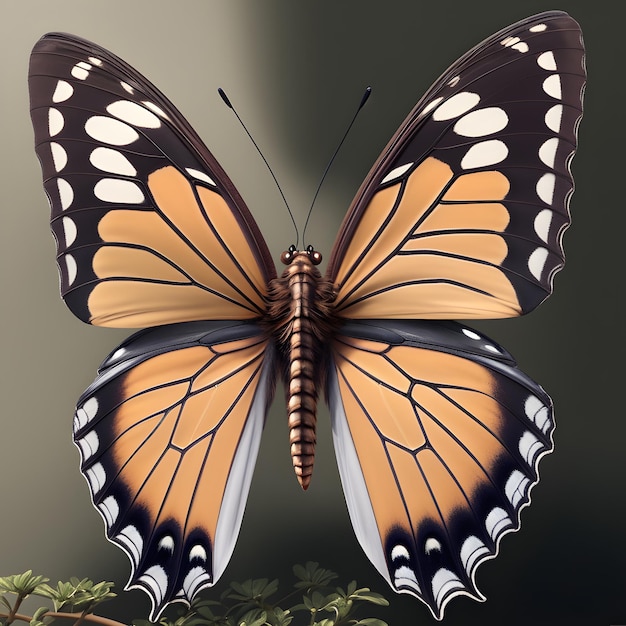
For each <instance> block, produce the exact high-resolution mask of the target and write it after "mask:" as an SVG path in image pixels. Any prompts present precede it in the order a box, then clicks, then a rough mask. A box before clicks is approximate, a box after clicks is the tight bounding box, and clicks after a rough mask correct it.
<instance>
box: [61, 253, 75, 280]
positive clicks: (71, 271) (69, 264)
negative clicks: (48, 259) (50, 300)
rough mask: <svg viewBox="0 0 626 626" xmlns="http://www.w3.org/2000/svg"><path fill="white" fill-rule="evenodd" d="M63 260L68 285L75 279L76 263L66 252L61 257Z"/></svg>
mask: <svg viewBox="0 0 626 626" xmlns="http://www.w3.org/2000/svg"><path fill="white" fill-rule="evenodd" d="M63 260H64V261H65V271H66V272H67V286H68V287H69V286H70V285H72V284H73V283H74V281H75V280H76V276H77V274H78V266H77V265H76V259H75V258H74V257H73V256H72V255H71V254H66V255H65V256H64V257H63Z"/></svg>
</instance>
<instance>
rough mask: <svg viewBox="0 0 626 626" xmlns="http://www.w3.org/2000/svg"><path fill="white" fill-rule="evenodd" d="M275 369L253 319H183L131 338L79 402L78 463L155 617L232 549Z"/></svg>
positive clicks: (213, 573)
mask: <svg viewBox="0 0 626 626" xmlns="http://www.w3.org/2000/svg"><path fill="white" fill-rule="evenodd" d="M274 374H275V372H274V365H273V358H272V351H271V348H270V347H269V346H268V341H267V338H266V337H265V335H264V334H263V333H262V332H261V330H260V329H259V327H258V325H256V324H254V323H250V322H188V323H181V324H175V325H172V326H160V327H158V328H155V329H150V330H147V331H142V332H139V333H137V334H135V335H134V336H132V337H131V338H130V339H128V340H127V341H126V342H124V343H123V344H122V345H121V346H120V347H119V348H118V349H117V350H116V351H115V352H113V353H112V355H111V356H109V357H108V358H107V359H106V360H105V362H104V363H103V364H102V366H101V368H100V370H99V373H98V377H97V378H96V380H95V381H94V383H93V384H92V385H91V386H90V387H89V388H88V389H87V390H86V391H85V393H84V394H83V395H82V397H81V398H80V400H79V401H78V405H77V406H78V408H77V411H76V416H75V418H74V439H75V442H76V444H77V446H78V448H79V449H80V452H81V458H82V465H81V471H82V472H83V474H84V475H85V478H86V479H87V482H88V484H89V488H90V490H91V494H92V498H93V503H94V505H95V506H96V508H97V509H98V511H99V512H100V514H101V515H102V517H103V519H104V521H105V524H106V532H107V537H108V538H109V539H110V540H111V541H112V542H114V543H115V544H117V545H118V546H119V547H121V548H122V549H123V550H124V551H125V552H126V554H127V555H128V557H129V559H130V561H131V564H132V575H131V578H130V581H129V583H128V587H129V588H132V587H138V588H141V589H143V590H144V591H145V592H146V593H147V594H148V595H149V596H150V598H151V601H152V619H153V620H155V621H156V619H157V618H158V615H159V614H160V613H161V611H162V610H163V608H164V607H165V606H166V604H167V603H168V602H176V601H182V602H187V603H189V602H191V600H192V599H193V598H194V596H195V595H196V594H197V592H198V591H200V590H201V589H203V588H205V587H208V586H211V585H213V584H214V583H215V582H216V581H217V579H218V578H219V577H220V576H221V574H222V572H223V571H224V569H225V567H226V564H227V563H228V561H229V559H230V556H231V554H232V551H233V549H234V546H235V541H236V538H237V535H238V532H239V527H240V525H241V520H242V516H243V511H244V506H245V501H246V498H247V494H248V489H249V487H250V481H251V479H252V470H253V468H254V463H255V460H256V456H257V451H258V448H259V442H260V437H261V432H262V429H263V424H264V421H265V414H266V409H267V405H268V404H269V402H270V401H271V398H272V395H273V388H274V386H273V378H274Z"/></svg>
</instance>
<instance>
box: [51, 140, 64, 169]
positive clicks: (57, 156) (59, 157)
mask: <svg viewBox="0 0 626 626" xmlns="http://www.w3.org/2000/svg"><path fill="white" fill-rule="evenodd" d="M50 152H51V153H52V163H53V164H54V169H55V170H56V171H57V172H60V171H61V170H62V169H63V168H64V167H65V166H66V165H67V152H65V148H63V146H62V145H61V144H60V143H56V142H55V141H53V142H52V143H51V144H50Z"/></svg>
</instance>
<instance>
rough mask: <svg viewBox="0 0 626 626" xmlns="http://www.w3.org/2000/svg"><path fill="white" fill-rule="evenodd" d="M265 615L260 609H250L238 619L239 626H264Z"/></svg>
mask: <svg viewBox="0 0 626 626" xmlns="http://www.w3.org/2000/svg"><path fill="white" fill-rule="evenodd" d="M267 623H268V622H267V613H266V612H265V611H261V610H260V609H252V610H251V611H248V612H247V613H245V614H244V615H243V616H242V617H240V618H239V620H238V624H239V626H266V624H267Z"/></svg>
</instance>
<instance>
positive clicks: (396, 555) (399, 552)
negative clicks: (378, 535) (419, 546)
mask: <svg viewBox="0 0 626 626" xmlns="http://www.w3.org/2000/svg"><path fill="white" fill-rule="evenodd" d="M410 556H411V555H410V554H409V551H408V550H407V549H406V548H405V547H404V546H403V545H401V544H396V545H395V546H394V547H393V549H392V550H391V560H392V561H397V560H398V559H408V558H410Z"/></svg>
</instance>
